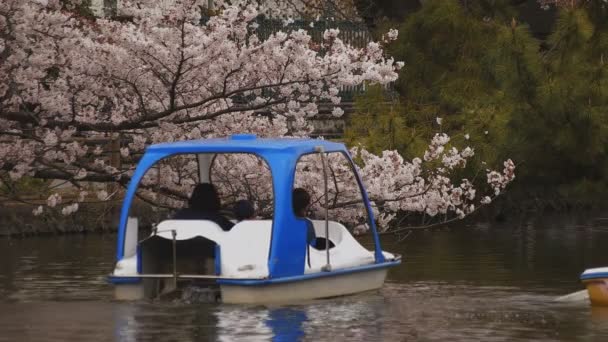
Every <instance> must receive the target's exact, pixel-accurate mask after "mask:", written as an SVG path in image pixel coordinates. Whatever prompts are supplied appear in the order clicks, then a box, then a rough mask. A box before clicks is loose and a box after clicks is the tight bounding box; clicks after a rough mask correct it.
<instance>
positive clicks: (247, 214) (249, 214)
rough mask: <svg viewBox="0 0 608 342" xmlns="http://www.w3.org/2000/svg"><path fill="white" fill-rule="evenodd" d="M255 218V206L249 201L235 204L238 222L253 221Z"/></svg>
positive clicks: (235, 214)
mask: <svg viewBox="0 0 608 342" xmlns="http://www.w3.org/2000/svg"><path fill="white" fill-rule="evenodd" d="M254 217H255V209H254V208H253V204H251V202H250V201H249V200H246V199H242V200H238V201H237V202H236V203H235V204H234V218H236V220H237V222H241V221H243V220H251V219H253V218H254Z"/></svg>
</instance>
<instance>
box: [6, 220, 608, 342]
mask: <svg viewBox="0 0 608 342" xmlns="http://www.w3.org/2000/svg"><path fill="white" fill-rule="evenodd" d="M114 239H115V237H114V236H98V235H89V236H67V237H41V238H30V239H25V240H8V239H3V240H0V260H2V261H1V262H0V331H2V333H1V334H0V341H17V340H30V341H40V340H43V341H81V340H86V341H108V340H114V341H121V342H122V341H125V342H126V341H141V340H178V341H297V340H302V341H317V340H321V341H328V340H335V341H343V340H350V341H402V340H450V341H455V340H460V341H470V340H483V341H512V340H530V339H537V340H578V339H580V340H606V338H608V308H591V307H590V306H588V305H586V304H584V303H583V304H580V303H561V302H555V301H554V300H553V299H554V298H555V297H556V296H559V295H563V294H566V293H569V292H573V291H577V290H580V289H582V286H581V285H580V284H579V283H578V281H577V279H578V275H579V274H580V272H581V271H582V270H583V269H585V268H588V267H596V266H608V252H606V251H607V249H606V245H608V230H607V229H604V228H602V227H593V226H589V225H584V226H582V227H581V226H580V225H576V224H573V223H572V222H568V221H567V220H562V221H557V222H549V223H542V224H539V223H536V224H522V225H520V226H519V227H484V226H480V227H471V228H463V229H460V230H450V231H447V230H446V231H435V232H419V233H415V234H412V235H411V236H410V237H408V238H407V239H406V240H405V241H404V242H403V243H401V244H398V245H392V246H391V244H390V243H388V241H387V243H385V249H387V250H391V251H395V252H398V253H403V254H404V255H405V262H404V264H403V265H402V266H401V267H400V268H397V269H394V270H392V271H391V273H390V274H389V279H388V282H387V284H386V285H385V286H384V288H383V289H382V290H381V291H377V292H371V293H364V294H360V295H357V296H349V297H342V298H334V299H330V300H319V301H311V302H306V303H298V304H294V305H287V306H241V305H211V304H190V303H185V302H180V301H175V302H170V301H164V302H145V301H142V302H134V303H130V302H115V301H113V300H112V288H111V287H110V286H109V285H107V284H106V283H105V281H104V274H106V273H107V272H109V271H110V270H111V269H112V267H113V265H112V260H113V253H114V242H115V241H114ZM365 242H366V241H364V243H365Z"/></svg>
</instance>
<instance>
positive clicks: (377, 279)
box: [220, 268, 388, 304]
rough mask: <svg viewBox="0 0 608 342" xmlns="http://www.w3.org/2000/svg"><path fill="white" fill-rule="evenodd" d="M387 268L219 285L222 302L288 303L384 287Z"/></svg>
mask: <svg viewBox="0 0 608 342" xmlns="http://www.w3.org/2000/svg"><path fill="white" fill-rule="evenodd" d="M387 272H388V268H378V269H372V270H366V271H360V272H353V273H342V274H336V275H335V276H326V277H318V278H311V279H307V280H298V281H293V282H285V283H277V284H268V285H255V286H252V285H249V286H247V285H228V284H222V285H220V289H221V291H222V302H224V303H233V304H260V303H264V304H266V303H285V302H294V301H303V300H311V299H320V298H328V297H337V296H344V295H349V294H355V293H359V292H364V291H370V290H376V289H379V288H380V287H382V284H384V280H385V279H386V273H387Z"/></svg>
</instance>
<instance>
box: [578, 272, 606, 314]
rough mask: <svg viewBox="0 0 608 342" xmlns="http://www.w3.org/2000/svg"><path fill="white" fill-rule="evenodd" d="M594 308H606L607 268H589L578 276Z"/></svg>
mask: <svg viewBox="0 0 608 342" xmlns="http://www.w3.org/2000/svg"><path fill="white" fill-rule="evenodd" d="M580 279H581V282H582V283H583V284H584V285H585V286H586V287H587V293H588V294H589V300H590V301H591V305H594V306H608V267H599V268H590V269H587V270H585V272H583V274H581V276H580Z"/></svg>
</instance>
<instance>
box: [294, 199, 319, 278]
mask: <svg viewBox="0 0 608 342" xmlns="http://www.w3.org/2000/svg"><path fill="white" fill-rule="evenodd" d="M292 206H293V211H294V213H295V214H296V217H297V218H301V219H304V220H306V227H307V231H306V243H307V245H310V246H313V247H315V245H316V240H317V235H316V234H315V228H314V226H313V224H312V221H311V220H310V219H308V218H307V217H306V216H307V213H308V209H309V207H310V195H309V194H308V192H307V191H306V190H304V189H302V188H295V189H293V203H292ZM309 266H310V260H309Z"/></svg>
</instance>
